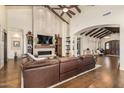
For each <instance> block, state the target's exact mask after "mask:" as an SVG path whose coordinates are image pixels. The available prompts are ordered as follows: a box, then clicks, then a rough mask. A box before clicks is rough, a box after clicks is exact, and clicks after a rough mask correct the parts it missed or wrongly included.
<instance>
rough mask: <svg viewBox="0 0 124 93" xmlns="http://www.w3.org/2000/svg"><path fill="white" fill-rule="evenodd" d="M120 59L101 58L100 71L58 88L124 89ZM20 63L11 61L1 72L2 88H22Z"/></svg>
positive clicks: (123, 72)
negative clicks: (119, 67)
mask: <svg viewBox="0 0 124 93" xmlns="http://www.w3.org/2000/svg"><path fill="white" fill-rule="evenodd" d="M118 62H119V58H117V57H99V58H98V60H97V64H101V65H102V67H100V68H99V69H96V70H93V71H91V72H88V73H86V74H84V75H82V76H80V77H77V78H75V79H73V80H71V81H68V82H66V83H64V84H62V85H59V86H57V87H58V88H82V87H83V88H88V87H89V88H100V87H107V88H109V87H110V88H111V87H124V71H120V70H119V69H118ZM19 63H20V62H19V61H18V62H14V61H13V60H9V61H8V64H6V66H5V67H4V68H3V69H2V70H1V71H0V87H2V88H6V87H12V88H18V87H21V84H20V81H21V77H20V68H19Z"/></svg>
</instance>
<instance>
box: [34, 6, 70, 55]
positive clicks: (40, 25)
mask: <svg viewBox="0 0 124 93" xmlns="http://www.w3.org/2000/svg"><path fill="white" fill-rule="evenodd" d="M33 22H34V23H33V28H34V29H33V34H34V38H37V34H40V35H48V36H53V37H54V36H55V34H59V35H60V37H62V50H63V52H62V55H63V56H64V55H65V52H64V51H65V37H66V36H67V32H68V25H67V24H66V23H65V22H63V21H62V20H61V19H60V18H58V17H57V16H56V15H55V14H54V13H52V12H51V11H50V10H48V9H47V8H44V7H42V6H34V7H33ZM35 44H36V41H35ZM35 44H34V46H35ZM34 52H35V47H34Z"/></svg>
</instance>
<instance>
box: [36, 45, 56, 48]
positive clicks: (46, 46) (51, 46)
mask: <svg viewBox="0 0 124 93" xmlns="http://www.w3.org/2000/svg"><path fill="white" fill-rule="evenodd" d="M35 48H55V46H54V45H49V44H48V45H47V44H44V45H41V44H37V45H35Z"/></svg>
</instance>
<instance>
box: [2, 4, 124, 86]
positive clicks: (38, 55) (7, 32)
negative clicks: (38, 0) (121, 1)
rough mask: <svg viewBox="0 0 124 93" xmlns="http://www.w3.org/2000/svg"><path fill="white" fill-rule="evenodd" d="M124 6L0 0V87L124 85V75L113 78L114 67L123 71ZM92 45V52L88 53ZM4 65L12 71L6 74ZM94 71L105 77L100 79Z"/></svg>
mask: <svg viewBox="0 0 124 93" xmlns="http://www.w3.org/2000/svg"><path fill="white" fill-rule="evenodd" d="M123 9H124V6H119V5H118V6H114V5H108V6H107V5H104V6H98V5H39V6H36V5H20V6H18V5H1V6H0V32H1V33H0V36H1V37H0V44H1V45H0V47H1V48H0V51H1V54H0V68H1V73H0V74H1V84H0V87H25V88H27V87H28V88H29V87H37V88H38V87H124V82H123V80H122V81H121V79H122V78H123V77H124V76H123V75H121V77H120V78H119V80H120V81H118V82H116V83H117V84H115V85H114V83H115V79H113V78H116V77H114V76H115V75H117V73H115V72H114V71H113V70H114V69H115V70H116V71H118V69H120V70H119V71H120V72H121V73H122V74H123V73H124V72H123V68H124V63H123V62H122V60H123V56H122V55H121V54H120V49H121V51H122V52H123V51H124V50H123V46H124V45H123V44H121V46H120V44H119V42H120V43H121V42H123V41H120V37H121V39H123V38H124V37H123V36H121V35H122V34H123V33H124V32H123V21H122V18H123V15H124V13H123ZM118 10H119V11H118ZM69 11H71V12H69ZM96 18H97V19H96ZM5 36H7V40H6V39H5ZM108 41H112V42H108ZM107 42H108V43H107ZM111 43H112V44H114V45H112V44H111ZM114 46H117V47H114ZM89 50H90V52H92V53H89V52H88V54H85V51H89ZM101 50H103V51H102V52H101ZM98 51H99V52H98ZM27 56H28V58H31V59H29V60H28V61H27V59H26V57H27ZM121 56H122V57H121ZM120 58H121V59H120ZM5 60H6V61H5ZM32 60H33V62H31V63H30V61H32ZM46 60H47V61H46ZM119 60H121V61H119ZM40 61H41V62H40ZM66 61H68V62H67V64H66ZM82 61H83V62H84V63H83V62H82ZM85 62H86V63H85ZM21 63H22V65H21V66H20V64H21ZM35 63H36V64H35ZM41 63H43V64H41ZM6 64H7V67H6ZM113 65H114V66H113ZM45 66H46V68H49V67H50V68H49V69H44V68H45ZM111 66H113V68H112V69H110V68H111ZM42 67H43V68H42ZM40 68H41V69H40ZM70 68H73V69H70ZM6 69H8V71H9V70H10V69H11V70H10V71H9V72H8V73H9V74H12V76H9V74H7V75H6V76H5V75H4V74H5V72H6V71H7V70H6ZM20 69H23V70H22V72H21V73H20V71H21V70H20ZM36 69H40V70H36ZM77 69H78V70H77ZM44 70H45V71H44ZM110 70H112V72H111V73H115V74H111V73H109V71H110ZM30 71H31V72H30ZM33 71H34V72H33ZM104 71H106V72H104ZM65 72H67V73H65ZM99 72H101V73H102V74H99ZM37 73H38V74H37ZM39 73H40V74H39ZM57 73H58V74H57ZM85 73H86V74H85ZM118 73H119V72H118ZM51 74H52V75H51ZM95 74H96V75H101V76H102V75H103V77H104V78H102V80H101V79H99V78H98V79H96V76H95ZM43 76H44V77H43ZM107 76H108V77H107ZM7 77H10V78H12V79H11V80H9V79H7ZM40 77H42V78H41V79H39V78H40ZM56 77H57V78H56ZM79 78H84V81H80V79H79ZM2 79H3V80H2ZM94 79H96V81H94ZM104 79H106V80H111V79H112V81H111V82H108V83H107V82H106V81H103V80H104ZM45 80H46V82H44V81H45ZM89 80H90V81H89ZM93 81H94V82H95V83H94V82H93ZM100 81H101V82H102V84H103V85H101V82H100ZM12 82H13V83H12ZM80 82H82V83H80ZM84 82H86V83H85V84H84ZM120 82H121V84H120Z"/></svg>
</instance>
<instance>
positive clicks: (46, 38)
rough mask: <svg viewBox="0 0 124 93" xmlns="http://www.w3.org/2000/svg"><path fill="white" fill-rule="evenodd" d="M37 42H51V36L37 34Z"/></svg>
mask: <svg viewBox="0 0 124 93" xmlns="http://www.w3.org/2000/svg"><path fill="white" fill-rule="evenodd" d="M37 37H38V44H53V36H45V35H37Z"/></svg>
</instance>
